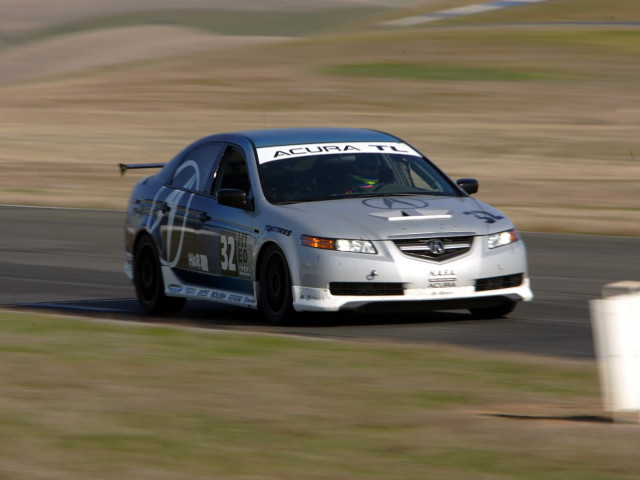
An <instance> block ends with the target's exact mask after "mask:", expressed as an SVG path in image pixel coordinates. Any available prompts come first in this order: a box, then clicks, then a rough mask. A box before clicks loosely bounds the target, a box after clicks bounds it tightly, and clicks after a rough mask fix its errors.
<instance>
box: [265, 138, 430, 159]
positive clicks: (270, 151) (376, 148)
mask: <svg viewBox="0 0 640 480" xmlns="http://www.w3.org/2000/svg"><path fill="white" fill-rule="evenodd" d="M257 150H258V161H259V162H260V163H267V162H271V161H273V160H284V159H286V158H294V157H305V156H312V155H335V154H347V155H348V154H350V153H387V154H396V155H410V156H413V157H421V156H422V155H420V154H419V153H418V152H417V151H415V150H414V149H413V148H411V147H410V146H409V145H407V144H405V143H399V142H398V143H393V142H379V143H371V142H352V143H313V144H303V145H282V146H279V147H262V148H258V149H257Z"/></svg>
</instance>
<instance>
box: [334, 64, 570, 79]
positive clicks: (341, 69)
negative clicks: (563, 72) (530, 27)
mask: <svg viewBox="0 0 640 480" xmlns="http://www.w3.org/2000/svg"><path fill="white" fill-rule="evenodd" d="M323 72H324V73H329V74H334V75H353V76H361V77H368V78H371V77H376V78H401V79H409V80H430V81H462V82H473V81H480V82H514V81H517V82H519V81H526V80H545V79H551V78H554V76H553V75H550V74H543V73H539V72H533V71H532V72H524V71H517V70H515V69H513V70H510V69H506V68H492V67H474V66H455V65H421V64H413V63H388V62H378V63H354V64H346V65H334V66H330V67H327V68H325V69H324V70H323ZM555 78H558V77H555Z"/></svg>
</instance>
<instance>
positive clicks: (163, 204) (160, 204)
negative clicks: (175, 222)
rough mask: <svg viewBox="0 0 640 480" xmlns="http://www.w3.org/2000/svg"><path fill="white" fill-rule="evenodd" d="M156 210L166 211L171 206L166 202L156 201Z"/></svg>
mask: <svg viewBox="0 0 640 480" xmlns="http://www.w3.org/2000/svg"><path fill="white" fill-rule="evenodd" d="M156 210H160V211H162V213H167V212H168V211H169V210H171V207H170V206H169V205H168V204H167V202H157V203H156Z"/></svg>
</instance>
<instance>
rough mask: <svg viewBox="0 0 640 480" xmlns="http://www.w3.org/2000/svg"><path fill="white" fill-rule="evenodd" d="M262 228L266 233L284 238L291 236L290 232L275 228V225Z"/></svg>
mask: <svg viewBox="0 0 640 480" xmlns="http://www.w3.org/2000/svg"><path fill="white" fill-rule="evenodd" d="M264 228H265V230H266V231H267V232H275V233H279V234H280V235H284V236H285V237H289V236H291V230H287V229H286V228H282V227H277V226H275V225H265V227H264Z"/></svg>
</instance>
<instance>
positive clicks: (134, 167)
mask: <svg viewBox="0 0 640 480" xmlns="http://www.w3.org/2000/svg"><path fill="white" fill-rule="evenodd" d="M164 165H165V164H164V163H119V164H118V167H120V175H124V174H125V172H126V171H127V170H137V169H138V168H162V167H164Z"/></svg>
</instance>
